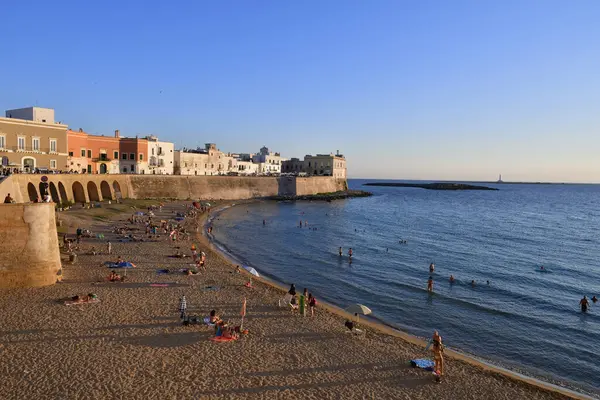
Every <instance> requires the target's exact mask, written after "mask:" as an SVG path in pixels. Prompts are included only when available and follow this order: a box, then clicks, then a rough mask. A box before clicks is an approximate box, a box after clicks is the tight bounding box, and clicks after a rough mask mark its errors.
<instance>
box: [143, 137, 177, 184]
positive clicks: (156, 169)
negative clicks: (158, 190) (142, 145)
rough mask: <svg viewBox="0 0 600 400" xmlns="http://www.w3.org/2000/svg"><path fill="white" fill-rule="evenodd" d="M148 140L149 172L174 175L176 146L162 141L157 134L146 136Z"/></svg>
mask: <svg viewBox="0 0 600 400" xmlns="http://www.w3.org/2000/svg"><path fill="white" fill-rule="evenodd" d="M146 140H147V141H148V173H149V174H153V175H173V167H174V165H173V163H174V160H175V154H174V151H175V146H174V145H173V143H170V142H161V141H159V140H158V138H157V137H156V136H153V135H151V136H146Z"/></svg>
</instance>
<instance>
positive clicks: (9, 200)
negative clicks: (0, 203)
mask: <svg viewBox="0 0 600 400" xmlns="http://www.w3.org/2000/svg"><path fill="white" fill-rule="evenodd" d="M11 203H14V200H13V198H12V197H10V193H9V194H7V195H6V197H5V198H4V204H11Z"/></svg>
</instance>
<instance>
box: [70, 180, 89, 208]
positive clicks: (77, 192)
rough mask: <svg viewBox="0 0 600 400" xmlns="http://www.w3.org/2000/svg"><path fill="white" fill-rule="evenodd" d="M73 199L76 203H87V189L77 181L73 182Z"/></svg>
mask: <svg viewBox="0 0 600 400" xmlns="http://www.w3.org/2000/svg"><path fill="white" fill-rule="evenodd" d="M73 199H74V200H75V202H76V203H85V202H86V199H85V191H84V190H83V185H82V184H81V183H79V182H77V181H75V182H73Z"/></svg>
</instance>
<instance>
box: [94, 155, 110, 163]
mask: <svg viewBox="0 0 600 400" xmlns="http://www.w3.org/2000/svg"><path fill="white" fill-rule="evenodd" d="M92 161H93V162H101V161H107V162H108V161H112V158H109V157H108V156H106V155H105V154H101V155H100V157H97V158H92Z"/></svg>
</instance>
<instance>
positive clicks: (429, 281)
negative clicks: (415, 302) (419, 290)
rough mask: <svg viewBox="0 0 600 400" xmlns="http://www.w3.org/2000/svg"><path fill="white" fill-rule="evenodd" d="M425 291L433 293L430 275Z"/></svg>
mask: <svg viewBox="0 0 600 400" xmlns="http://www.w3.org/2000/svg"><path fill="white" fill-rule="evenodd" d="M427 291H428V292H429V293H433V277H432V276H430V277H429V279H428V280H427Z"/></svg>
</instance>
